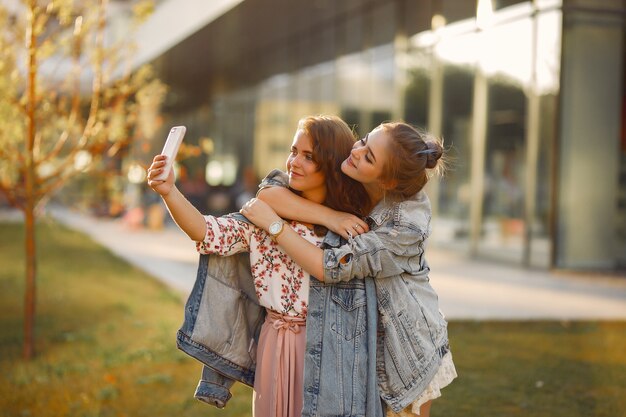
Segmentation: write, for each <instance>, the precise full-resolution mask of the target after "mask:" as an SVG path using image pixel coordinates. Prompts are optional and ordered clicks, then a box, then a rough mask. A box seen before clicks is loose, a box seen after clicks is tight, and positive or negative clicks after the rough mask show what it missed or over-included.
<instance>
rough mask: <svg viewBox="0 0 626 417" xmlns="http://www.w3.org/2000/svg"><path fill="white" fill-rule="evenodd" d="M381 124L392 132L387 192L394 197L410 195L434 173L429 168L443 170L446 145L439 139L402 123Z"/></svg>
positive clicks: (385, 174)
mask: <svg viewBox="0 0 626 417" xmlns="http://www.w3.org/2000/svg"><path fill="white" fill-rule="evenodd" d="M380 127H381V128H382V129H383V130H384V131H385V132H386V133H387V134H388V135H389V137H390V139H391V142H390V143H391V145H390V149H389V159H388V160H387V161H386V162H385V165H384V167H383V173H382V175H381V178H380V179H381V181H382V182H383V183H387V184H391V187H390V188H389V189H387V190H386V195H389V196H390V197H391V198H392V199H405V198H409V197H411V196H413V195H415V194H417V193H418V192H420V191H421V190H422V188H424V186H425V185H426V183H427V182H428V179H429V178H430V177H431V176H432V175H431V173H430V172H428V171H427V170H432V169H435V168H436V171H435V173H442V172H443V169H444V167H445V161H444V160H441V161H440V158H441V157H442V155H443V146H442V144H441V142H440V141H439V140H438V139H435V138H434V137H432V136H430V135H428V134H427V133H424V132H420V131H418V130H417V129H416V128H414V127H413V126H411V125H409V124H406V123H402V122H393V123H383V124H381V125H380Z"/></svg>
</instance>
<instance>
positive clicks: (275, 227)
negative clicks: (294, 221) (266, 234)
mask: <svg viewBox="0 0 626 417" xmlns="http://www.w3.org/2000/svg"><path fill="white" fill-rule="evenodd" d="M281 226H282V223H280V222H274V223H272V224H270V233H271V234H273V235H275V234H276V233H278V232H280V229H281Z"/></svg>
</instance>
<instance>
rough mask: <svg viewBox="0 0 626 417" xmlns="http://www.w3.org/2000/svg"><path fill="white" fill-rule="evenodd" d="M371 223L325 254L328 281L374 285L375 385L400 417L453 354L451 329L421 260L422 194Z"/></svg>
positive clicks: (375, 215) (426, 229)
mask: <svg viewBox="0 0 626 417" xmlns="http://www.w3.org/2000/svg"><path fill="white" fill-rule="evenodd" d="M268 177H269V178H270V179H271V182H270V185H280V183H281V181H282V182H283V185H284V183H286V181H287V179H286V175H285V174H284V173H277V172H276V171H273V172H272V173H270V174H269V175H268ZM368 217H369V219H368V220H369V226H370V232H369V233H364V234H361V235H359V236H355V237H354V238H353V239H351V240H350V242H349V244H346V245H343V246H341V247H338V248H327V249H324V281H325V282H326V283H339V282H346V281H349V282H353V281H354V280H355V279H357V280H358V279H366V278H369V277H373V278H374V280H375V283H376V298H377V300H378V311H379V323H380V324H379V332H378V337H377V349H376V369H377V376H378V386H379V389H380V393H381V397H382V399H383V400H384V401H385V402H386V403H387V405H389V406H390V407H391V408H392V409H393V410H394V411H395V412H399V411H400V410H402V409H403V408H404V407H406V406H407V405H409V404H411V403H412V402H413V401H415V400H416V399H417V397H418V396H419V395H420V394H421V393H422V392H423V391H424V390H425V388H426V387H427V386H428V384H429V383H430V381H431V380H432V378H433V377H434V376H435V374H436V373H437V370H438V369H439V366H440V365H441V359H442V357H443V355H445V353H446V352H447V351H448V350H449V345H448V331H447V322H446V320H445V319H444V317H443V315H442V314H441V312H440V310H439V301H438V296H437V293H436V292H435V290H434V289H433V288H432V286H431V285H430V280H429V277H428V273H429V271H430V268H429V267H428V264H427V263H426V259H425V257H424V244H425V242H426V239H427V237H428V236H429V234H430V231H431V229H430V219H431V208H430V201H429V199H428V196H427V195H426V193H425V192H423V191H421V192H419V193H417V194H416V195H415V196H413V197H412V198H409V199H406V200H404V201H401V202H385V201H382V202H380V203H379V204H378V205H377V206H376V207H374V209H373V210H372V212H371V213H370V215H369V216H368Z"/></svg>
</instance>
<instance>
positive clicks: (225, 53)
mask: <svg viewBox="0 0 626 417" xmlns="http://www.w3.org/2000/svg"><path fill="white" fill-rule="evenodd" d="M625 20H626V5H625V3H624V2H622V1H614V0H593V1H591V0H569V1H568V0H534V1H519V0H478V1H475V0H378V1H368V0H349V1H341V2H333V1H330V0H318V1H306V0H291V1H281V0H267V1H263V2H252V1H243V2H242V3H240V4H239V5H237V6H236V7H234V8H233V9H232V10H230V11H228V12H227V13H225V14H224V15H222V16H220V17H219V18H218V19H216V20H215V21H213V22H211V23H210V24H209V25H207V26H206V27H204V28H202V29H200V30H198V31H197V32H196V33H195V34H193V35H192V36H190V37H189V38H187V39H185V40H183V41H181V42H180V43H179V44H177V45H176V46H175V47H173V48H172V49H170V50H169V51H167V52H166V53H164V54H163V55H161V56H160V57H159V58H158V59H157V60H156V61H155V64H156V67H157V68H158V70H159V72H160V74H161V77H162V79H163V80H164V81H165V82H166V83H167V84H168V85H169V86H170V94H169V95H168V100H167V103H166V108H165V118H166V120H167V121H172V123H175V124H186V125H187V126H188V135H187V137H188V138H189V140H190V141H194V140H195V141H198V143H199V144H201V145H202V146H203V149H205V150H206V152H205V153H204V154H203V156H202V157H201V158H199V159H198V160H195V161H190V162H189V164H190V166H189V169H190V170H194V169H195V170H205V171H206V173H207V177H210V178H209V180H210V181H209V182H211V181H213V183H214V184H222V185H223V186H226V187H227V186H231V185H232V184H233V182H235V181H237V178H238V176H240V175H241V173H242V172H244V171H245V170H246V169H249V168H252V169H253V170H254V171H255V172H256V174H257V176H259V177H262V176H263V175H265V174H266V173H267V172H268V171H270V170H271V169H273V168H281V167H283V166H284V161H285V158H286V155H287V151H288V149H289V146H290V143H291V140H292V138H293V134H294V131H295V128H296V125H297V121H298V120H299V119H300V118H301V117H303V116H305V115H309V114H320V113H326V114H337V115H339V116H341V117H342V118H343V119H344V120H346V121H347V122H348V123H349V124H350V125H352V126H354V129H355V131H356V132H357V133H358V134H359V135H364V134H365V133H366V132H368V131H369V130H371V129H372V128H374V127H375V126H377V125H378V124H379V123H381V122H384V121H389V120H399V119H401V120H405V121H407V122H410V123H412V124H414V125H417V126H419V127H422V128H425V129H426V130H428V131H429V132H431V133H433V134H435V135H436V136H440V137H442V138H443V139H444V143H445V147H446V148H447V149H448V150H449V156H450V161H449V162H450V169H449V170H448V171H447V173H446V175H445V177H443V179H440V180H433V181H431V182H430V183H429V185H428V186H427V187H428V190H427V191H428V193H429V195H430V197H431V201H432V203H433V212H434V216H433V219H434V230H436V233H434V234H433V237H432V244H433V245H438V246H442V247H446V248H450V249H452V250H456V251H459V252H462V253H467V254H469V255H471V256H475V257H480V258H487V259H493V260H494V261H504V262H508V263H512V264H519V265H523V266H528V267H539V268H566V269H579V270H586V269H592V270H618V269H623V268H625V267H626V133H625V131H626V129H625V127H624V126H625V107H626V98H625V97H626V95H625V93H624V91H625V85H624V72H625V70H624V63H625V62H624V61H625V56H626V55H625V53H624V41H625V38H626V35H625V33H626V31H625V25H626V23H625ZM166 124H167V123H166ZM168 126H169V125H168ZM207 144H209V145H207ZM209 166H211V169H209ZM228 172H230V173H231V174H229V175H226V173H228Z"/></svg>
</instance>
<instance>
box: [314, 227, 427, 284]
mask: <svg viewBox="0 0 626 417" xmlns="http://www.w3.org/2000/svg"><path fill="white" fill-rule="evenodd" d="M425 236H426V235H425V233H423V232H421V231H419V230H416V229H414V228H411V227H403V226H397V227H394V228H383V229H379V230H374V231H369V232H367V233H363V234H361V235H358V236H356V237H354V238H352V239H351V240H350V241H349V242H348V243H347V244H345V245H343V246H340V247H338V248H331V249H325V250H324V281H325V282H329V283H335V282H339V281H349V280H351V279H353V278H360V279H363V278H365V277H374V278H376V279H379V278H389V277H393V276H398V275H400V274H402V273H404V272H408V273H417V272H418V271H420V269H421V264H422V262H421V258H422V254H423V243H424V239H425Z"/></svg>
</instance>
